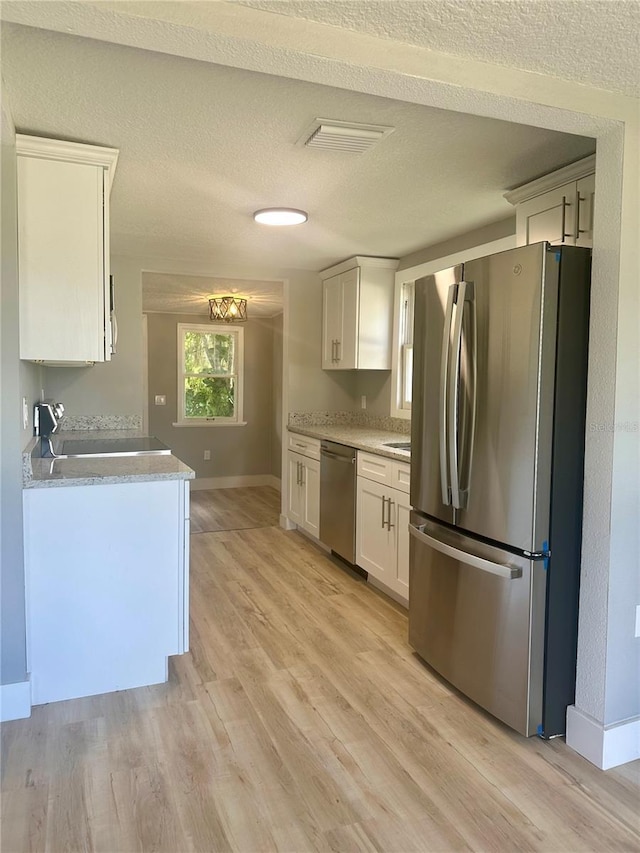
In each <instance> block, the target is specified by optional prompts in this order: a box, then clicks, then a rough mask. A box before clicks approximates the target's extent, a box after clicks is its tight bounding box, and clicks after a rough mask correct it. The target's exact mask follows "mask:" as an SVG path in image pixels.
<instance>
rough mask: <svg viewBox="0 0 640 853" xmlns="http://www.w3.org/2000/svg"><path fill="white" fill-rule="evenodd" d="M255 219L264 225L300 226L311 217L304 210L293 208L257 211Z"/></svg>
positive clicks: (270, 208) (268, 208)
mask: <svg viewBox="0 0 640 853" xmlns="http://www.w3.org/2000/svg"><path fill="white" fill-rule="evenodd" d="M253 218H254V219H255V221H256V222H260V223H261V224H262V225H300V224H301V223H303V222H306V221H307V219H308V218H309V217H308V215H307V214H306V213H305V211H304V210H296V209H295V208H293V207H265V208H263V209H262V210H256V212H255V213H254V214H253Z"/></svg>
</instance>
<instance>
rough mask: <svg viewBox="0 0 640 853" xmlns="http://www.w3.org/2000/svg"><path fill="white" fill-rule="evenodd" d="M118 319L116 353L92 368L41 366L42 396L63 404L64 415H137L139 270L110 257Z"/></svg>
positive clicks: (139, 397)
mask: <svg viewBox="0 0 640 853" xmlns="http://www.w3.org/2000/svg"><path fill="white" fill-rule="evenodd" d="M111 272H112V274H113V276H114V284H115V302H116V315H117V318H118V344H117V353H116V355H114V357H113V359H112V360H111V361H108V362H105V363H104V364H95V365H93V367H45V368H43V374H44V376H43V382H44V390H45V394H46V396H47V398H51V399H54V400H60V401H61V402H62V403H64V406H65V410H66V413H67V414H68V415H141V414H142V378H143V377H142V369H143V359H142V288H141V284H140V268H139V266H138V264H136V263H134V262H132V261H131V260H129V259H128V258H123V257H118V256H114V257H112V258H111Z"/></svg>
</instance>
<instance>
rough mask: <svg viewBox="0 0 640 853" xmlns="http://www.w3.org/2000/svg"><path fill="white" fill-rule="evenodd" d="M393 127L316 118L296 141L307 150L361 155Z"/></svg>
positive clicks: (390, 131) (392, 129)
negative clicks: (321, 149) (313, 149)
mask: <svg viewBox="0 0 640 853" xmlns="http://www.w3.org/2000/svg"><path fill="white" fill-rule="evenodd" d="M394 130H395V127H384V126H383V125H379V124H355V123H354V122H348V121H336V120H335V119H330V118H317V119H315V120H314V122H313V124H312V125H311V127H308V128H307V129H306V130H305V132H304V133H303V134H302V136H301V137H300V139H299V140H298V142H297V144H298V145H305V146H307V148H324V149H326V150H329V151H347V152H350V153H351V154H361V153H362V152H363V151H368V150H369V149H370V148H373V146H374V145H376V144H377V143H378V142H379V141H380V140H381V139H383V138H384V137H385V136H388V135H389V134H390V133H393V131H394Z"/></svg>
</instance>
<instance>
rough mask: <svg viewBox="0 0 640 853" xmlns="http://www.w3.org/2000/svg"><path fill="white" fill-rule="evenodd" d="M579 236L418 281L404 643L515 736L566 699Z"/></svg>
mask: <svg viewBox="0 0 640 853" xmlns="http://www.w3.org/2000/svg"><path fill="white" fill-rule="evenodd" d="M590 275H591V255H590V250H589V249H582V248H576V247H573V246H562V247H553V246H550V245H549V244H548V243H536V244H533V245H530V246H523V247H521V248H517V249H512V250H509V251H507V252H501V253H499V254H495V255H491V256H488V257H485V258H480V259H478V260H474V261H470V262H468V263H466V264H464V265H460V266H456V267H453V268H452V269H448V270H443V271H442V272H439V273H436V274H435V275H431V276H427V277H426V278H423V279H420V280H419V281H417V282H416V288H415V315H414V317H415V328H414V367H413V402H412V435H411V504H412V507H413V512H412V515H411V524H410V528H409V531H410V534H411V542H410V578H409V589H410V597H409V642H410V644H411V645H412V647H413V648H414V649H415V650H416V651H417V652H418V654H419V655H420V656H421V657H422V658H423V659H424V660H425V661H426V662H427V663H428V664H430V665H431V666H432V667H433V668H434V669H435V670H437V671H438V672H439V673H440V674H441V675H442V676H444V678H445V679H447V680H448V681H449V682H450V683H451V684H453V685H454V686H455V687H457V688H458V689H459V690H460V691H462V692H463V693H464V694H466V695H467V696H469V697H470V698H471V699H473V700H474V701H475V702H476V703H478V704H479V705H481V706H482V707H483V708H485V709H486V710H487V711H489V712H490V713H491V714H493V715H495V716H496V717H498V718H499V719H501V720H503V721H504V722H505V723H507V724H508V725H509V726H511V727H512V728H514V729H516V730H517V731H518V732H520V733H522V734H524V735H527V736H529V735H531V734H535V733H536V732H537V733H538V734H540V735H542V736H543V737H553V736H555V735H558V734H563V733H564V732H565V726H566V708H567V705H569V704H571V703H572V702H573V699H574V688H575V662H576V642H577V620H578V588H579V577H580V544H581V534H582V490H583V486H582V483H583V463H584V434H585V407H586V380H587V345H588V323H589V283H590Z"/></svg>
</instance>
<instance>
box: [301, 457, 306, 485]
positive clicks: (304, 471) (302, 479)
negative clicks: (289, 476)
mask: <svg viewBox="0 0 640 853" xmlns="http://www.w3.org/2000/svg"><path fill="white" fill-rule="evenodd" d="M305 473H306V470H305V464H304V462H301V463H300V485H301V486H304V475H305Z"/></svg>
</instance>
